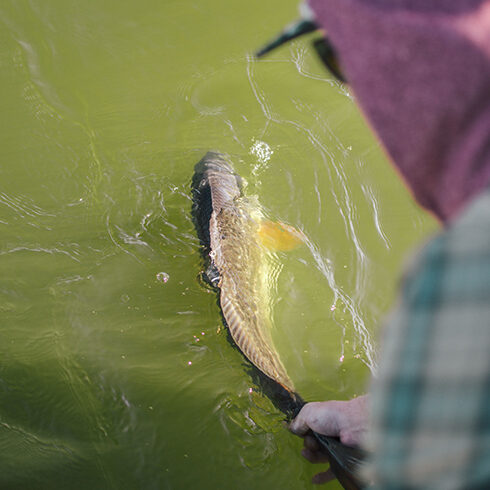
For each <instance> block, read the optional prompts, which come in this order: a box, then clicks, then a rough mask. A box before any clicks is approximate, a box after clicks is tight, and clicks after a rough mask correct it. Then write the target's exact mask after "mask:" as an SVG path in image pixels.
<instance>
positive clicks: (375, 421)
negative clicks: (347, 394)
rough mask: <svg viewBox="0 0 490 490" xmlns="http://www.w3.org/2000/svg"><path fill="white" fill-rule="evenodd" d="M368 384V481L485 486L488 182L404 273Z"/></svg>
mask: <svg viewBox="0 0 490 490" xmlns="http://www.w3.org/2000/svg"><path fill="white" fill-rule="evenodd" d="M382 344H383V346H382V354H381V360H380V367H379V372H378V376H377V378H376V380H374V382H373V386H372V431H371V434H370V437H369V441H368V446H370V449H371V450H372V451H373V454H374V457H373V460H372V461H371V463H370V465H369V466H368V468H367V475H368V478H369V479H370V481H374V482H375V487H376V488H383V489H405V488H406V489H409V488H430V489H444V490H450V489H465V490H466V489H476V488H481V489H483V488H485V489H489V488H490V191H487V192H485V193H484V194H483V195H480V197H478V198H477V200H476V201H474V202H473V203H472V204H471V205H470V207H469V209H467V210H466V212H465V213H464V214H463V215H462V216H461V217H460V218H459V219H458V220H457V221H456V222H454V224H453V225H452V226H451V227H450V228H448V229H447V230H445V231H444V232H443V233H442V234H441V235H440V236H438V237H437V238H435V239H434V240H432V241H431V242H430V243H429V244H428V245H427V246H426V247H425V249H424V250H423V251H422V253H421V254H420V255H419V256H418V258H417V259H416V261H415V263H414V264H413V265H412V266H411V267H410V269H409V270H408V271H407V273H406V275H405V279H404V282H403V287H402V292H401V297H400V299H399V304H398V306H397V307H396V309H395V311H394V312H393V313H392V315H391V317H390V318H389V319H388V322H387V325H386V328H385V331H384V335H383V339H382Z"/></svg>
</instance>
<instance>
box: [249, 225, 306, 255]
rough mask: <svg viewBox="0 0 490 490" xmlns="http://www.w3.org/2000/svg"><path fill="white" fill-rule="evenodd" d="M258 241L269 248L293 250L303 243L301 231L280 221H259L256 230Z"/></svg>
mask: <svg viewBox="0 0 490 490" xmlns="http://www.w3.org/2000/svg"><path fill="white" fill-rule="evenodd" d="M257 234H258V236H259V239H260V242H261V243H262V245H264V247H266V248H268V249H269V250H274V251H276V250H280V251H289V250H294V249H295V248H297V247H299V245H301V243H303V241H304V238H303V234H302V232H301V231H299V230H297V229H296V228H294V227H293V226H291V225H287V224H285V223H281V222H280V221H267V220H265V221H261V222H260V224H259V229H258V231H257Z"/></svg>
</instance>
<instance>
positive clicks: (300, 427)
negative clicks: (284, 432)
mask: <svg viewBox="0 0 490 490" xmlns="http://www.w3.org/2000/svg"><path fill="white" fill-rule="evenodd" d="M306 407H307V405H305V406H304V407H303V408H302V409H301V411H300V412H299V414H298V415H297V416H296V418H295V419H294V420H293V421H292V422H291V423H290V424H289V430H290V431H291V432H292V433H293V434H296V435H297V436H300V437H302V436H304V435H305V434H306V433H307V432H308V431H309V430H310V427H309V426H308V424H307V423H306V417H305V414H306V410H305V408H306Z"/></svg>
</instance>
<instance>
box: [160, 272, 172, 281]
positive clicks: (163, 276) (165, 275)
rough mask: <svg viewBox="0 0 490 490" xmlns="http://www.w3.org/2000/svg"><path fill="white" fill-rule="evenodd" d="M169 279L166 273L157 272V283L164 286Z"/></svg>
mask: <svg viewBox="0 0 490 490" xmlns="http://www.w3.org/2000/svg"><path fill="white" fill-rule="evenodd" d="M169 279H170V276H169V275H168V274H167V273H166V272H159V273H158V274H157V281H158V282H163V283H164V284H165V283H166V282H168V280H169Z"/></svg>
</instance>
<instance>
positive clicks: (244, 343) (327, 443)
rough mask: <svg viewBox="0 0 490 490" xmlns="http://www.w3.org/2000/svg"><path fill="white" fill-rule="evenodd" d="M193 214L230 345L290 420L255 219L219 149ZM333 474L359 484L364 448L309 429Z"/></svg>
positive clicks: (346, 483) (203, 169)
mask: <svg viewBox="0 0 490 490" xmlns="http://www.w3.org/2000/svg"><path fill="white" fill-rule="evenodd" d="M192 201H193V204H192V217H193V221H194V224H195V226H196V231H197V234H198V236H199V239H200V242H201V245H202V252H203V255H204V258H205V260H206V262H207V270H206V273H205V274H204V278H205V279H206V280H207V281H208V282H209V283H210V284H211V285H212V286H213V287H214V288H215V289H216V290H217V291H218V292H219V302H218V303H219V306H220V311H221V314H222V317H223V322H224V324H225V325H226V326H227V331H228V333H229V335H230V337H231V339H232V341H233V344H234V345H235V346H236V347H237V348H238V349H239V350H240V351H241V352H242V354H243V355H244V356H245V357H246V358H247V359H248V360H249V361H250V362H251V368H252V369H251V374H252V377H253V378H255V381H257V383H258V384H259V386H261V388H262V391H263V392H264V394H266V396H268V397H269V398H270V400H271V401H272V402H273V404H274V405H275V406H276V407H277V408H278V409H279V410H281V411H282V412H283V413H284V414H285V415H286V419H287V420H288V421H291V420H292V419H293V418H294V417H295V416H296V415H297V414H298V412H299V411H300V410H301V408H302V407H303V406H304V405H305V401H304V400H303V399H302V398H301V397H300V396H299V395H298V394H297V393H296V392H295V390H294V386H293V383H292V381H291V379H290V378H289V376H288V374H287V372H286V370H285V368H284V366H283V365H282V363H281V361H280V359H279V357H278V355H277V353H276V352H275V350H274V348H273V345H272V341H271V339H270V337H269V335H268V329H267V326H268V315H267V312H264V311H263V309H264V308H263V303H262V302H261V298H263V297H264V296H265V290H264V289H263V287H264V284H263V281H262V280H261V277H262V273H263V272H264V271H263V270H261V266H262V264H263V263H264V262H265V261H264V260H263V256H262V255H261V254H262V253H263V252H261V251H262V250H263V247H261V246H260V243H259V241H258V238H257V223H256V221H255V220H254V219H253V218H252V217H251V215H250V210H249V209H248V208H247V204H246V200H245V199H244V198H243V196H242V188H241V178H240V176H239V175H237V174H236V173H235V171H234V170H233V167H232V166H231V165H230V163H229V162H228V161H227V159H226V158H225V157H224V156H223V155H222V154H220V153H214V152H208V153H207V154H206V155H205V156H204V157H203V158H202V159H201V161H200V162H199V163H197V164H196V166H195V169H194V175H193V178H192ZM312 434H313V436H314V437H315V439H316V440H317V441H318V443H319V444H320V446H321V448H322V451H323V452H324V453H325V454H326V456H327V458H328V460H329V462H330V467H331V469H332V472H333V473H334V475H335V476H336V477H337V479H338V480H339V482H340V483H341V484H342V486H343V487H344V488H345V489H346V490H359V489H361V488H364V486H365V485H364V484H363V482H362V481H361V479H360V477H359V476H358V470H359V467H360V466H361V464H362V462H363V460H364V459H365V456H366V455H365V452H364V451H363V450H362V449H360V448H354V447H350V446H346V445H345V444H342V443H341V442H340V440H339V439H338V438H336V437H330V436H325V435H322V434H319V433H317V432H314V431H312Z"/></svg>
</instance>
